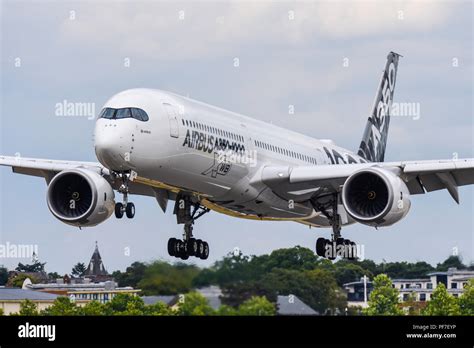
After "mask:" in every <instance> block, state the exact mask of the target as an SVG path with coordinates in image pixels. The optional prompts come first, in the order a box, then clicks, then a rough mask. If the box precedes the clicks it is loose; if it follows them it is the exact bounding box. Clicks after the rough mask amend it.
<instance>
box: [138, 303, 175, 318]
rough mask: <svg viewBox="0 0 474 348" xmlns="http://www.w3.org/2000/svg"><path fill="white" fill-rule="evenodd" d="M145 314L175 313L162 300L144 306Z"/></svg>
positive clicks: (164, 314)
mask: <svg viewBox="0 0 474 348" xmlns="http://www.w3.org/2000/svg"><path fill="white" fill-rule="evenodd" d="M144 314H145V315H156V316H166V315H168V316H169V315H175V312H174V311H173V310H172V309H171V308H170V307H168V305H166V304H164V303H163V302H157V303H155V304H154V305H149V306H145V311H144Z"/></svg>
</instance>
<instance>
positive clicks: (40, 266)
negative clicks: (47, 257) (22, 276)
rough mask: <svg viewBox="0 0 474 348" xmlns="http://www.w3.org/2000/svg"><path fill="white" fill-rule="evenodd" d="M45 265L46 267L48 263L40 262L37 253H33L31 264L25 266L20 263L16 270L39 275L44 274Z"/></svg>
mask: <svg viewBox="0 0 474 348" xmlns="http://www.w3.org/2000/svg"><path fill="white" fill-rule="evenodd" d="M44 265H46V262H44V263H41V262H39V260H38V257H37V256H36V254H35V253H33V257H32V260H31V264H25V265H24V264H22V263H21V262H20V263H18V266H17V267H16V268H15V270H16V271H18V272H26V273H39V272H44Z"/></svg>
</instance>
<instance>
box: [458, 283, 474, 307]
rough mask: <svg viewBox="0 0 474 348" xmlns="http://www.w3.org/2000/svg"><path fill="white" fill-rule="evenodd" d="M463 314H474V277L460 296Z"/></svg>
mask: <svg viewBox="0 0 474 348" xmlns="http://www.w3.org/2000/svg"><path fill="white" fill-rule="evenodd" d="M459 307H460V310H461V315H474V279H470V280H469V282H468V283H467V285H466V286H465V287H464V293H463V294H462V295H461V297H459Z"/></svg>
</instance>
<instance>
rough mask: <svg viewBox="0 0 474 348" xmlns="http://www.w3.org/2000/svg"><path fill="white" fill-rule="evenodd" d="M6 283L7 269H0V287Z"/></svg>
mask: <svg viewBox="0 0 474 348" xmlns="http://www.w3.org/2000/svg"><path fill="white" fill-rule="evenodd" d="M7 282H8V269H6V268H5V267H3V266H2V267H0V286H3V285H5V284H6V283H7Z"/></svg>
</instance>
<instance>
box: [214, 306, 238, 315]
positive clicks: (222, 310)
mask: <svg viewBox="0 0 474 348" xmlns="http://www.w3.org/2000/svg"><path fill="white" fill-rule="evenodd" d="M216 314H217V315H220V316H227V317H229V316H236V315H238V311H237V309H235V308H234V307H231V306H228V305H221V306H220V307H219V309H218V310H217V312H216Z"/></svg>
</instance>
